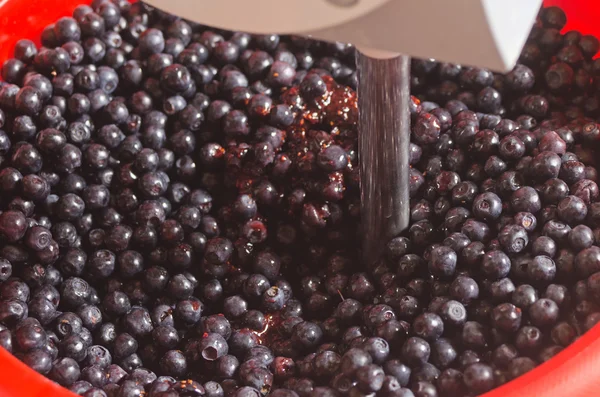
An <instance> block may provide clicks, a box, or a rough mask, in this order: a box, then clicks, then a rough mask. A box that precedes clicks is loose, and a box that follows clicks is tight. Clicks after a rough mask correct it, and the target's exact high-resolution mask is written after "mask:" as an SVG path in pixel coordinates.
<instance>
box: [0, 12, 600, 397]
mask: <svg viewBox="0 0 600 397" xmlns="http://www.w3.org/2000/svg"><path fill="white" fill-rule="evenodd" d="M498 1H499V0H498ZM82 2H84V1H82V0H53V1H48V0H0V61H3V60H5V59H6V58H8V57H10V56H11V55H12V49H13V46H14V43H15V42H16V41H17V40H18V39H21V38H28V39H31V40H34V41H35V42H37V43H38V44H39V38H40V34H41V32H42V29H43V28H44V26H46V25H47V24H49V23H52V22H54V21H55V20H57V19H58V18H60V17H62V16H67V15H71V12H72V11H73V9H74V8H75V7H76V6H77V5H78V4H81V3H82ZM544 4H545V5H547V6H552V5H558V6H560V7H561V8H562V9H563V10H564V11H565V12H566V14H567V16H568V23H567V26H566V27H565V31H569V30H578V31H580V32H581V33H583V34H592V35H595V36H596V37H599V38H600V23H598V22H597V18H598V16H600V2H599V1H594V0H590V1H582V0H545V1H544ZM599 374H600V324H598V325H597V326H595V327H594V328H593V329H592V330H590V331H589V332H587V333H586V334H585V335H583V336H582V337H581V338H579V339H578V340H577V341H576V342H575V343H573V344H572V345H571V346H569V347H568V348H566V349H565V350H563V351H562V352H561V353H559V354H558V355H556V356H555V357H554V358H553V359H552V360H550V361H548V362H546V363H544V364H542V365H540V366H539V367H537V368H536V369H534V370H533V371H531V372H529V373H527V374H526V375H524V376H521V377H519V378H518V379H516V380H514V381H512V382H509V383H507V384H505V385H503V386H501V387H499V388H497V389H495V390H493V391H491V392H489V393H487V394H485V395H484V396H483V397H536V396H538V397H542V396H543V397H565V396H569V397H589V396H596V395H600V391H599V390H600V376H599ZM50 396H52V397H75V394H73V393H71V392H69V391H68V390H66V389H64V388H62V387H61V386H59V385H57V384H55V383H54V382H52V381H50V380H48V379H46V378H45V377H44V376H42V375H39V374H38V373H37V372H35V371H33V370H32V369H30V368H29V367H27V366H26V365H25V364H23V363H22V362H21V361H19V360H18V359H16V358H15V357H13V356H12V355H11V354H10V353H8V352H7V351H6V350H4V349H2V348H0V397H50Z"/></svg>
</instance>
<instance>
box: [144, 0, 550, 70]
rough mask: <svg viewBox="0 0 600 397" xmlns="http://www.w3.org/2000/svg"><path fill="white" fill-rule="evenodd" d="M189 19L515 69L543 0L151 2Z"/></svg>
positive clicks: (381, 52) (373, 51) (371, 51)
mask: <svg viewBox="0 0 600 397" xmlns="http://www.w3.org/2000/svg"><path fill="white" fill-rule="evenodd" d="M146 2H147V3H148V4H150V5H153V6H155V7H157V8H160V9H162V10H164V11H168V12H170V13H172V14H176V15H180V16H182V17H184V18H186V19H189V20H192V21H195V22H198V23H201V24H205V25H210V26H214V27H217V28H221V29H229V30H237V31H246V32H250V33H261V34H265V33H280V34H298V35H306V36H312V37H315V38H319V39H322V40H329V41H343V42H350V43H353V44H355V45H356V46H357V47H359V48H360V49H361V51H363V52H365V53H367V54H368V55H370V56H374V57H387V56H391V55H394V54H398V53H402V54H406V55H410V56H413V57H419V58H434V59H436V60H439V61H445V62H452V63H459V64H465V65H476V66H480V67H486V68H490V69H492V70H495V71H498V72H507V71H509V70H510V69H512V68H513V67H514V65H515V63H516V62H517V59H518V58H519V54H520V52H521V50H522V48H523V45H524V44H525V41H526V39H527V36H528V34H529V32H530V30H531V27H532V25H533V23H534V21H535V17H536V15H537V13H538V11H539V9H540V7H541V4H542V0H250V1H249V0H146Z"/></svg>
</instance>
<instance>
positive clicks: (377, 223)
mask: <svg viewBox="0 0 600 397" xmlns="http://www.w3.org/2000/svg"><path fill="white" fill-rule="evenodd" d="M356 67H357V71H358V113H359V141H358V145H359V161H360V184H361V217H362V229H361V233H362V249H363V260H364V261H365V263H366V264H372V263H373V262H375V261H377V260H378V259H379V258H380V256H381V254H382V252H383V249H384V247H385V244H386V242H387V241H388V240H389V239H390V238H392V237H394V236H396V235H398V234H399V233H400V232H402V231H403V230H404V229H406V228H407V227H408V222H409V217H410V208H409V205H410V204H409V200H410V197H409V182H410V181H409V178H410V165H409V147H410V146H409V145H410V111H409V101H410V92H409V90H410V58H409V57H408V56H404V55H400V56H396V57H392V58H386V59H376V58H371V57H369V56H367V55H365V54H363V53H362V52H360V51H357V55H356Z"/></svg>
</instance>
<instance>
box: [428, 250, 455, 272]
mask: <svg viewBox="0 0 600 397" xmlns="http://www.w3.org/2000/svg"><path fill="white" fill-rule="evenodd" d="M456 262H457V255H456V252H454V251H453V250H452V249H451V248H449V247H445V246H440V247H436V248H434V249H433V251H432V252H431V256H430V259H429V263H428V267H429V271H430V272H431V273H432V274H433V275H434V276H438V277H450V276H452V275H453V274H454V271H455V270H456Z"/></svg>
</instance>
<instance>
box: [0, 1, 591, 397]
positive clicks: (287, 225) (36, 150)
mask: <svg viewBox="0 0 600 397" xmlns="http://www.w3.org/2000/svg"><path fill="white" fill-rule="evenodd" d="M565 22H566V18H565V15H564V13H563V12H562V11H561V10H559V9H557V8H547V9H544V10H542V12H541V13H540V17H539V19H538V22H537V24H536V25H535V27H534V29H533V31H532V33H531V36H530V39H529V41H528V43H527V45H526V47H525V49H524V50H523V53H522V56H521V58H520V61H519V62H520V63H519V64H518V65H517V66H516V67H515V68H514V70H513V71H511V72H510V73H508V74H506V75H497V74H494V73H492V72H490V71H489V70H485V69H477V68H470V67H461V66H459V65H453V64H447V63H438V62H435V61H434V60H414V61H413V65H412V70H413V74H412V80H411V86H412V92H413V94H414V96H413V97H412V101H411V115H412V144H411V152H410V163H411V166H412V168H411V184H410V187H411V224H410V228H409V230H408V231H407V232H406V233H404V234H403V235H402V236H398V237H396V238H394V239H393V240H391V241H390V242H389V243H388V245H387V248H386V253H385V257H384V258H382V259H378V258H373V259H374V261H373V262H374V264H372V265H371V264H369V265H366V264H364V263H361V261H360V260H359V258H360V252H359V251H358V248H359V246H360V244H359V243H360V240H361V239H360V235H359V220H360V219H359V215H360V214H359V207H360V206H359V189H358V188H359V186H358V177H357V176H358V174H357V172H358V164H357V162H358V153H357V133H358V131H357V128H356V116H357V105H356V94H355V92H354V89H355V88H356V71H355V69H354V48H353V47H352V46H350V45H346V44H341V43H335V44H332V43H324V42H318V41H314V40H309V39H305V38H300V37H289V36H278V35H262V36H252V35H248V34H244V33H231V32H226V31H220V30H215V29H210V28H208V27H205V26H201V25H198V24H194V23H192V22H187V21H184V20H182V19H179V18H176V17H173V16H171V15H167V14H165V13H163V12H161V11H159V10H156V9H153V8H152V7H150V6H148V5H145V4H144V3H135V4H130V3H129V2H128V1H126V0H94V1H93V3H92V5H91V6H87V5H82V6H79V7H77V8H76V9H75V11H74V12H73V17H72V18H61V19H60V20H58V21H56V23H55V24H53V25H51V26H48V27H47V28H46V29H44V31H43V34H42V39H41V41H42V47H40V48H37V47H36V46H35V45H34V43H32V42H31V41H28V40H21V41H19V42H18V43H17V45H16V48H15V52H14V56H15V57H14V59H10V60H7V61H6V62H5V63H4V64H3V66H2V70H1V75H2V79H3V80H4V81H3V82H0V191H1V195H0V210H1V213H0V239H1V243H0V346H2V347H3V348H5V349H6V350H8V351H10V352H12V353H13V354H14V355H15V356H16V357H18V358H19V359H20V360H22V361H23V362H24V363H26V364H27V365H29V366H30V367H31V368H33V369H34V370H36V371H38V372H39V373H41V374H43V375H45V376H47V377H48V378H50V379H52V380H53V381H55V382H57V383H59V384H60V385H63V386H64V387H66V388H68V389H70V390H72V391H73V392H75V393H77V394H80V395H82V396H85V397H140V396H145V397H199V396H205V397H262V396H266V395H270V396H273V397H342V396H350V397H360V396H375V395H376V396H378V397H436V396H440V397H443V396H448V397H460V396H475V395H478V394H481V393H484V392H486V391H489V390H491V389H493V388H495V387H497V386H499V385H501V384H503V383H505V382H507V381H509V380H511V379H514V378H516V377H518V376H520V375H522V374H524V373H526V372H527V371H529V370H531V369H533V368H534V367H536V366H537V365H538V364H540V363H542V362H544V361H547V360H549V359H551V358H552V357H553V356H554V355H556V354H557V353H558V352H560V351H561V350H562V349H563V348H565V347H566V346H568V345H569V344H571V343H572V342H573V341H574V340H575V339H576V338H577V337H578V336H579V335H581V334H582V333H584V332H585V331H587V330H588V329H590V328H591V327H592V326H593V325H594V324H596V323H597V322H598V321H600V247H599V246H600V191H599V188H598V185H597V181H598V172H597V164H596V163H597V161H598V156H597V154H596V153H597V152H596V150H600V146H599V145H598V141H599V140H600V125H599V124H597V123H596V121H597V120H598V119H599V117H600V99H599V96H598V93H599V92H600V60H597V61H594V60H592V58H593V56H594V55H595V54H596V52H598V50H599V49H600V43H599V42H598V40H597V39H595V38H593V37H590V36H582V35H581V34H580V33H578V32H568V33H566V34H561V33H560V29H561V28H562V27H563V26H564V24H565Z"/></svg>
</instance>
